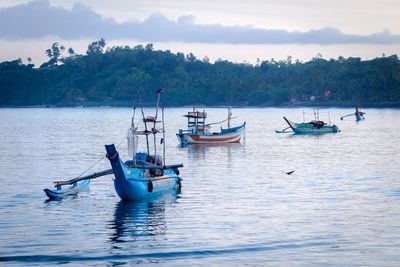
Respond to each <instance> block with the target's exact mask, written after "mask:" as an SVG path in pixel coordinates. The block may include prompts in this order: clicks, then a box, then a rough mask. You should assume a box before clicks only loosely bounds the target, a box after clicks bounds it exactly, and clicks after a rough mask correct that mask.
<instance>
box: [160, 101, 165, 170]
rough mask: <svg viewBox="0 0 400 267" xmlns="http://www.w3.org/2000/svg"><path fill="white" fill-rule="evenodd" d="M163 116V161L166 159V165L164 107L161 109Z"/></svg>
mask: <svg viewBox="0 0 400 267" xmlns="http://www.w3.org/2000/svg"><path fill="white" fill-rule="evenodd" d="M161 117H162V129H163V131H162V133H163V139H162V144H163V161H164V164H163V165H164V166H165V123H164V108H162V109H161Z"/></svg>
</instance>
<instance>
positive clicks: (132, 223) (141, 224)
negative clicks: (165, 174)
mask: <svg viewBox="0 0 400 267" xmlns="http://www.w3.org/2000/svg"><path fill="white" fill-rule="evenodd" d="M178 195H179V192H174V193H173V194H171V195H165V196H160V197H157V198H153V199H149V200H147V201H143V202H129V201H122V200H121V201H119V202H118V203H117V204H116V206H115V212H114V220H113V221H112V222H111V223H110V224H109V229H111V230H112V231H111V233H110V242H111V243H112V244H113V249H122V248H124V246H126V245H128V244H129V247H132V246H133V247H138V246H140V247H142V246H146V244H147V245H148V246H156V244H155V243H154V242H156V243H157V241H160V240H165V239H166V237H165V236H166V233H167V221H166V216H165V212H166V209H168V208H171V209H173V206H174V204H176V203H177V199H178ZM123 243H127V244H125V245H124V244H123Z"/></svg>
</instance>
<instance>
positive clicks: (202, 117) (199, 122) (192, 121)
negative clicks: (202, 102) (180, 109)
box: [183, 108, 210, 134]
mask: <svg viewBox="0 0 400 267" xmlns="http://www.w3.org/2000/svg"><path fill="white" fill-rule="evenodd" d="M183 116H184V117H186V118H187V119H188V122H187V129H188V131H191V132H193V133H197V134H207V133H210V126H209V125H206V118H207V113H206V112H205V111H204V110H203V112H200V111H197V110H196V109H195V108H193V111H189V112H188V113H187V114H186V115H183Z"/></svg>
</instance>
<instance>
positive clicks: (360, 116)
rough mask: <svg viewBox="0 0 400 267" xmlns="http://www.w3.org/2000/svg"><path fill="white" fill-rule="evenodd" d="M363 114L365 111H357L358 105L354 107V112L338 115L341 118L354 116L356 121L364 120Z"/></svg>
mask: <svg viewBox="0 0 400 267" xmlns="http://www.w3.org/2000/svg"><path fill="white" fill-rule="evenodd" d="M364 115H365V112H362V111H359V110H358V107H356V111H355V112H354V113H351V114H348V115H345V116H343V117H340V119H341V120H343V119H344V118H346V117H349V116H354V117H355V119H356V121H362V120H365V117H364Z"/></svg>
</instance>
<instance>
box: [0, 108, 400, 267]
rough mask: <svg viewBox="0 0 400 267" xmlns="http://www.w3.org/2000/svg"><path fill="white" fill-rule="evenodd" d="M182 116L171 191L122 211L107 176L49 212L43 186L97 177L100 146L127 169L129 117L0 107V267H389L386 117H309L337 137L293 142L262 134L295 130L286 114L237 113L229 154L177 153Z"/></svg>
mask: <svg viewBox="0 0 400 267" xmlns="http://www.w3.org/2000/svg"><path fill="white" fill-rule="evenodd" d="M187 111H188V109H186V108H167V109H165V121H166V125H165V129H166V131H167V132H166V142H165V143H166V162H167V164H177V163H183V164H184V168H182V169H181V177H182V178H183V182H182V190H181V191H180V192H170V193H167V194H165V195H163V196H161V197H158V198H154V199H151V200H148V201H144V202H140V203H130V202H122V201H121V200H120V199H119V198H118V196H117V194H116V193H115V190H114V187H113V176H112V175H109V176H105V177H101V178H97V179H94V180H92V182H91V185H90V186H89V189H88V190H87V191H84V192H81V193H80V194H78V195H76V196H70V197H66V198H64V199H62V200H59V201H47V198H46V196H45V194H44V192H43V189H44V188H52V187H53V185H52V182H53V181H56V180H60V179H70V178H74V177H76V176H79V175H80V174H82V173H83V172H85V171H86V172H85V174H90V173H92V172H96V171H101V170H105V169H108V168H110V164H109V162H108V161H107V159H106V158H105V157H104V155H105V149H104V145H105V144H110V143H114V144H116V146H118V150H119V152H120V155H121V157H123V158H124V159H128V156H127V152H126V135H127V130H128V128H129V127H130V121H131V116H132V112H133V110H132V109H129V108H109V107H104V108H43V109H42V108H17V109H0V120H1V123H0V182H1V185H0V265H4V266H12V265H23V266H25V265H37V266H43V265H54V264H66V265H86V266H95V265H96V266H97V265H124V264H126V265H136V264H139V265H141V264H143V265H150V266H151V265H160V266H193V265H226V266H231V265H246V264H247V265H272V266H321V265H322V266H350V265H351V266H399V265H400V160H399V156H400V110H397V109H363V111H364V112H366V120H364V121H360V122H356V121H355V118H352V117H349V118H345V120H343V121H341V120H340V117H341V116H343V115H346V114H349V113H351V112H353V110H352V109H339V108H331V109H321V110H319V115H320V118H321V119H324V120H325V121H328V120H329V119H330V120H331V121H332V123H335V124H336V125H338V127H339V128H340V130H341V132H340V133H337V134H325V135H319V136H318V135H317V136H315V135H314V136H307V135H304V136H301V135H300V136H298V135H292V134H277V133H275V130H281V129H283V128H285V127H287V126H286V125H285V121H284V120H283V118H282V116H286V117H287V118H288V119H290V120H292V121H299V122H301V121H303V110H302V109H300V108H299V109H296V108H290V109H285V108H238V109H234V110H233V112H234V116H235V115H237V116H239V117H238V118H237V119H235V120H233V121H232V126H236V125H239V124H241V122H242V121H246V122H247V124H246V128H247V130H246V133H245V140H243V141H242V143H241V144H225V145H191V146H187V147H180V146H179V145H178V140H177V138H176V136H175V133H176V132H177V130H178V129H179V128H185V126H186V119H185V118H184V117H183V116H182V115H184V114H185V113H186V112H187ZM145 112H146V113H147V114H149V115H154V114H153V113H154V111H153V110H151V109H145ZM206 112H207V113H208V121H209V122H213V121H221V120H223V119H225V118H226V116H227V110H226V109H222V108H207V109H206ZM309 113H312V110H311V109H306V114H305V116H306V120H307V119H312V117H313V115H312V114H309ZM136 114H138V112H137V113H136ZM139 121H140V120H139V118H137V122H138V123H140V122H139ZM223 126H224V127H225V126H226V125H223ZM213 127H214V130H215V131H218V130H219V127H220V126H219V125H214V126H213ZM150 138H151V139H150V141H151V143H152V140H153V139H152V137H150ZM139 142H140V150H141V151H143V150H144V148H145V141H144V139H143V140H140V141H139ZM158 151H159V152H162V149H161V147H159V148H158ZM291 171H294V172H293V173H292V174H290V175H288V174H286V173H287V172H291Z"/></svg>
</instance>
